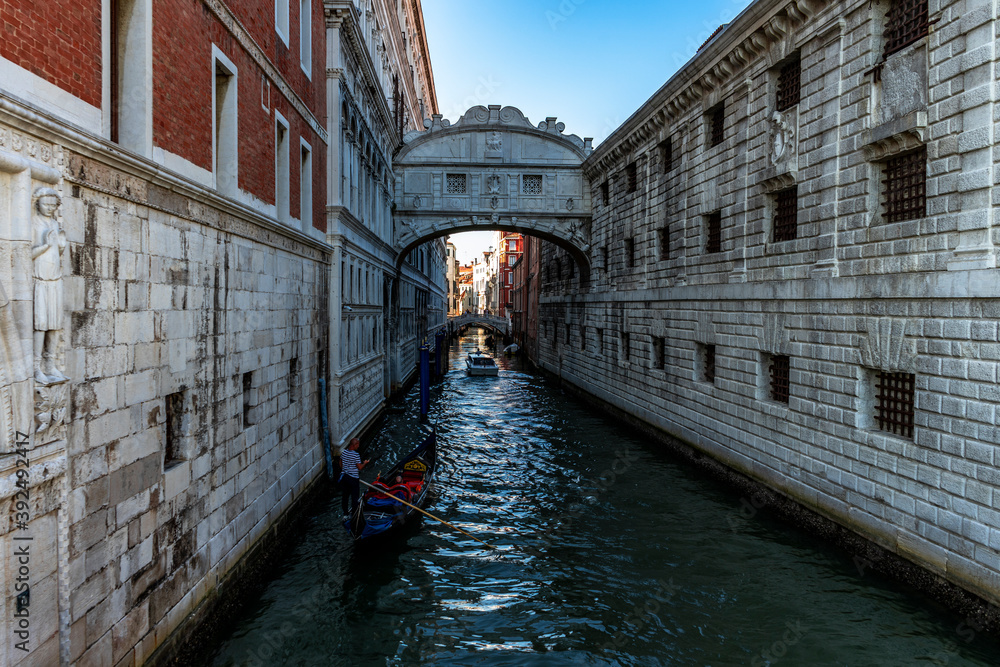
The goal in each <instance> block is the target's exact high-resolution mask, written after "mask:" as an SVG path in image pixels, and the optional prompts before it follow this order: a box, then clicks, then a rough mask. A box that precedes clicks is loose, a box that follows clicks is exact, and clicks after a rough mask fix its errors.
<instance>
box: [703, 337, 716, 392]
mask: <svg viewBox="0 0 1000 667" xmlns="http://www.w3.org/2000/svg"><path fill="white" fill-rule="evenodd" d="M703 361H704V362H705V365H704V368H703V372H704V373H705V382H707V383H709V384H715V345H706V346H705V352H704V359H703Z"/></svg>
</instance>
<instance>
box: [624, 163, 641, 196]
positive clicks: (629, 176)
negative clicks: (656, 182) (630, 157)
mask: <svg viewBox="0 0 1000 667" xmlns="http://www.w3.org/2000/svg"><path fill="white" fill-rule="evenodd" d="M625 186H626V192H635V191H636V189H637V188H638V187H639V176H638V172H637V171H636V168H635V162H632V163H630V164H629V165H628V166H627V167H625Z"/></svg>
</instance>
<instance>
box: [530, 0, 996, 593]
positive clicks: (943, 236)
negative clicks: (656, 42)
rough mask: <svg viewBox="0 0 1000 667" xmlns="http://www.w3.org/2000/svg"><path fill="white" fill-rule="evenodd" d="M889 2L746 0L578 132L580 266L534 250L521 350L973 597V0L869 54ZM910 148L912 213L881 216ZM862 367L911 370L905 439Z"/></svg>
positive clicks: (982, 473) (980, 33) (986, 582)
mask: <svg viewBox="0 0 1000 667" xmlns="http://www.w3.org/2000/svg"><path fill="white" fill-rule="evenodd" d="M890 4H891V3H890V2H889V1H888V0H875V1H874V2H869V1H868V0H850V1H847V2H826V1H823V0H796V1H794V2H789V1H788V0H759V1H758V2H756V3H754V4H753V5H751V6H750V8H748V9H747V10H746V11H745V12H744V13H743V14H742V15H741V16H740V17H738V18H737V19H736V20H735V21H734V22H733V23H731V24H730V25H729V26H728V27H727V28H726V29H725V30H724V31H723V32H722V33H721V34H720V35H719V36H718V37H716V38H715V39H714V40H712V41H711V42H710V43H709V44H707V45H706V46H705V47H704V48H703V49H702V50H701V51H700V52H699V53H698V55H697V56H696V57H695V58H694V59H693V60H692V61H691V62H690V63H688V64H687V65H686V66H685V68H684V69H683V70H682V71H681V72H680V73H678V74H677V75H676V76H675V77H673V78H672V79H671V80H670V81H668V82H667V83H666V84H665V85H664V86H663V88H661V89H660V91H658V92H657V93H656V94H655V95H654V96H653V97H652V98H651V99H650V100H649V101H648V102H647V103H646V104H645V105H644V106H643V107H642V108H641V109H640V110H639V112H637V113H636V114H635V115H634V116H633V117H632V118H630V119H629V120H628V121H627V122H626V124H625V125H623V126H622V127H621V128H619V129H618V130H617V131H616V132H615V133H613V134H612V135H611V137H609V139H608V140H607V141H605V142H604V143H603V144H602V145H601V146H599V147H598V148H597V149H595V151H594V154H593V155H592V156H591V157H590V158H589V159H588V160H587V162H586V163H585V164H584V170H585V172H586V174H587V178H588V180H589V182H590V186H591V189H592V193H593V201H594V218H593V228H592V249H591V253H590V258H591V262H592V265H593V266H594V271H593V273H592V277H591V282H590V284H589V285H584V286H582V287H581V284H580V276H579V272H577V275H576V276H570V275H568V274H567V273H566V272H565V271H564V270H563V268H564V267H565V266H566V264H567V257H566V255H565V252H564V251H562V250H559V249H556V248H554V247H553V246H551V245H547V246H546V250H545V254H544V256H543V260H542V266H543V282H544V284H545V287H544V288H543V294H542V297H541V313H540V317H539V319H540V331H539V342H540V352H539V355H540V363H541V365H542V366H543V367H545V368H546V369H548V370H550V371H552V372H553V373H557V374H559V375H560V376H561V377H562V378H563V379H564V380H565V381H567V382H570V383H573V384H575V385H577V386H579V387H581V388H583V389H584V390H586V391H589V392H591V393H593V394H595V395H596V396H597V397H599V398H601V399H603V400H604V401H607V402H608V403H610V404H611V405H613V406H615V407H616V408H619V409H621V410H623V411H625V412H626V413H628V414H630V415H632V416H634V417H636V418H637V419H640V420H642V421H644V422H646V423H648V424H651V425H653V426H655V427H658V428H659V429H662V430H663V431H665V432H666V433H668V434H670V435H672V436H674V437H675V438H677V439H679V440H681V441H684V442H686V443H688V444H690V445H691V446H693V447H695V448H696V449H698V450H700V451H702V452H704V453H707V454H709V455H710V456H712V457H714V458H716V459H718V460H719V461H721V462H723V463H725V464H726V465H728V466H730V467H732V468H734V469H736V470H738V471H740V472H742V473H745V474H746V475H748V476H749V477H751V478H753V479H755V480H758V481H760V482H762V483H764V484H766V485H768V486H770V487H772V488H773V489H776V490H778V491H779V492H781V493H783V494H785V495H787V496H789V497H791V498H792V499H794V500H796V501H797V502H799V503H800V504H802V505H804V506H805V507H807V508H810V509H812V510H815V511H816V512H819V513H820V514H822V515H824V516H826V517H829V518H831V519H832V520H834V521H836V522H839V523H840V524H842V525H845V526H847V527H849V528H851V529H853V530H855V531H857V532H858V533H860V534H862V535H864V536H865V537H867V538H869V539H871V540H873V541H874V542H875V543H877V544H879V545H881V546H883V547H885V548H886V549H889V550H891V551H894V552H896V553H897V554H899V555H901V556H903V557H905V558H908V559H910V560H912V561H914V562H916V563H917V564H919V565H921V566H923V567H925V568H927V569H928V570H930V571H932V572H934V573H937V574H939V575H941V576H942V577H944V578H946V579H948V580H950V581H951V582H953V583H956V584H958V585H960V586H962V587H964V588H966V589H968V590H970V591H972V592H974V593H976V594H978V595H981V596H983V597H984V598H986V599H987V600H989V601H992V602H994V603H997V602H1000V473H998V472H997V465H998V464H1000V451H998V444H1000V428H998V425H1000V390H998V384H997V383H998V379H1000V377H998V376H1000V338H998V320H1000V291H998V289H997V286H998V285H1000V282H998V281H997V271H996V266H997V259H996V248H997V245H998V243H1000V227H998V226H997V221H996V207H997V205H998V204H1000V200H998V198H997V194H996V193H997V192H998V191H1000V190H998V189H997V185H998V183H997V179H998V176H997V174H1000V153H998V150H997V136H998V131H1000V124H998V119H1000V106H998V104H997V95H998V90H1000V89H998V86H997V80H998V73H1000V69H998V68H1000V53H998V48H1000V42H998V41H997V39H998V34H997V29H996V26H997V25H998V21H997V19H998V16H997V13H998V7H997V3H996V2H994V1H993V0H930V2H929V7H928V10H929V12H928V17H929V22H930V28H929V34H927V35H926V36H923V37H920V38H919V39H916V40H915V41H913V42H912V43H910V44H908V45H906V46H905V47H904V48H902V49H900V50H898V51H896V52H894V53H891V54H890V55H889V56H888V57H884V55H883V54H884V53H885V46H886V40H887V39H888V38H887V36H886V31H885V26H886V24H887V21H888V18H887V15H888V14H889V13H890V11H891V9H890ZM795 62H798V63H800V69H799V71H800V75H801V79H800V81H801V94H800V96H799V97H798V99H797V100H796V101H795V102H794V103H793V104H792V105H790V106H789V107H787V108H783V109H781V110H779V109H778V106H779V103H778V91H779V86H780V79H781V75H782V71H783V69H784V68H786V67H789V66H792V65H793V64H794V63H795ZM720 109H721V114H722V125H721V128H719V129H721V135H719V136H717V137H713V129H716V128H713V121H714V120H715V118H716V115H715V114H716V112H717V111H718V110H720ZM714 139H720V140H721V141H719V142H718V144H717V145H713V144H715V143H716V141H714ZM668 140H669V141H670V145H669V148H668V146H667V144H666V143H665V142H666V141H668ZM923 150H926V163H922V162H921V163H920V165H921V168H920V169H918V170H917V176H916V178H917V181H919V182H924V181H925V183H926V185H925V187H926V202H925V206H926V208H925V210H921V211H920V212H919V213H917V214H913V215H912V216H911V218H910V219H903V220H899V221H891V220H890V218H889V215H890V209H889V204H888V203H887V197H888V195H887V189H888V188H889V187H890V186H889V185H887V184H886V183H885V181H886V180H887V179H888V178H889V174H888V172H889V170H890V165H895V164H901V163H903V162H905V159H904V158H907V157H908V156H913V155H918V156H919V155H922V153H921V151H923ZM667 158H669V163H666V162H665V160H666V159H667ZM921 176H923V178H922V177H921ZM605 183H607V201H605V196H604V192H603V190H604V188H605ZM790 188H797V199H793V200H792V201H793V202H794V205H795V210H796V212H797V229H796V232H795V234H794V237H793V238H789V239H787V240H780V239H779V240H776V221H777V220H779V218H780V217H781V216H780V215H779V212H778V209H779V206H780V205H781V203H782V201H788V200H787V199H784V200H783V199H782V197H785V196H786V195H785V194H784V193H789V192H792V190H790ZM904 217H905V216H904ZM782 219H783V220H787V218H782ZM716 222H721V225H720V232H721V233H720V236H719V237H718V240H717V242H718V243H719V247H718V248H715V249H713V248H712V247H711V244H712V243H713V242H714V241H715V240H714V239H713V238H711V237H712V236H713V231H712V226H713V225H714V224H715V223H716ZM778 226H779V227H780V225H778ZM557 262H558V263H557ZM546 278H547V280H545V279H546ZM711 357H714V359H712V358H711ZM782 358H785V359H786V360H787V363H788V368H789V370H788V380H789V389H788V396H787V402H785V401H784V400H775V398H774V397H775V396H776V395H778V396H780V391H779V392H778V393H777V394H776V393H775V389H774V386H773V383H772V376H771V370H770V369H771V368H777V367H778V366H776V364H779V363H780V362H781V361H782ZM711 361H714V364H711V365H712V366H713V367H714V368H713V369H712V371H713V372H708V370H709V364H710V362H711ZM880 372H885V373H891V374H895V375H894V377H906V376H909V375H912V376H913V380H914V382H915V392H914V399H913V407H912V409H913V417H912V419H913V430H912V435H904V434H897V433H892V432H889V430H890V429H889V427H888V426H887V425H886V424H885V423H884V422H883V423H881V427H880V423H879V421H878V419H877V417H876V404H877V403H878V400H879V399H878V398H877V394H878V392H879V391H880V390H879V389H878V388H877V387H876V382H877V379H878V375H879V373H880ZM779 375H780V374H779ZM713 376H714V377H713Z"/></svg>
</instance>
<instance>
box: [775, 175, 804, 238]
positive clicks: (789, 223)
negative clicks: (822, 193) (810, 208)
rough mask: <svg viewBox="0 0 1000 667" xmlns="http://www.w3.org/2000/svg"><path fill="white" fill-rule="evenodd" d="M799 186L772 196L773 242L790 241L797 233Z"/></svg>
mask: <svg viewBox="0 0 1000 667" xmlns="http://www.w3.org/2000/svg"><path fill="white" fill-rule="evenodd" d="M798 230H799V186H797V185H796V186H794V187H791V188H788V189H787V190H782V191H781V192H778V193H777V194H776V195H774V230H773V236H774V242H775V243H780V242H781V241H791V240H793V239H795V238H797V237H798V233H799V231H798Z"/></svg>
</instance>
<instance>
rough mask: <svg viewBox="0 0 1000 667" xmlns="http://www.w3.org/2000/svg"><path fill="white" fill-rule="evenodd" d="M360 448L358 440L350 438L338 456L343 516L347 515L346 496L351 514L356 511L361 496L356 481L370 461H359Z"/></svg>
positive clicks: (358, 483)
mask: <svg viewBox="0 0 1000 667" xmlns="http://www.w3.org/2000/svg"><path fill="white" fill-rule="evenodd" d="M360 446H361V441H360V440H358V439H357V438H351V441H350V442H349V443H347V449H345V450H344V451H343V452H341V454H340V484H341V486H342V488H343V491H344V493H343V495H342V496H341V497H340V505H341V507H342V508H343V510H344V514H347V498H348V495H350V498H351V514H354V510H355V509H357V507H358V496H360V495H361V491H360V489H361V483H360V482H359V481H358V479H359V477H360V475H359V473H360V472H361V470H362V469H364V467H365V466H366V465H368V462H369V461H370V460H371V459H365V460H364V461H362V460H361V455H360V454H358V447H360Z"/></svg>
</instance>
